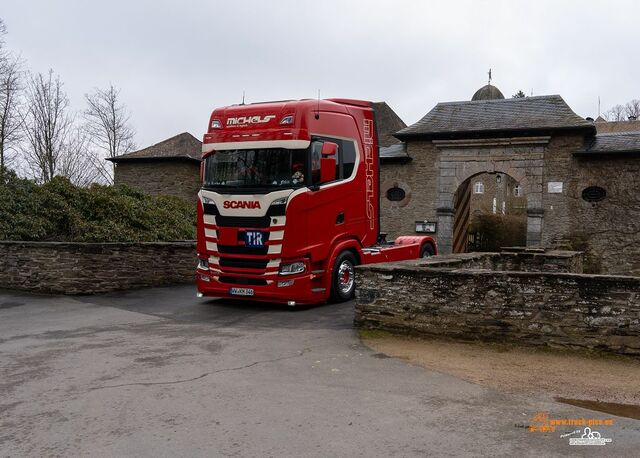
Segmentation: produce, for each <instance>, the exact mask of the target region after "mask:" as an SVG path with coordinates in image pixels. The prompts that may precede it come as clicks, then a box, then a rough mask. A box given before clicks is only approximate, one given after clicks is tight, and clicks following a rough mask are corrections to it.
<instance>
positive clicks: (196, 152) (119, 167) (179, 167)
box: [107, 132, 202, 200]
mask: <svg viewBox="0 0 640 458" xmlns="http://www.w3.org/2000/svg"><path fill="white" fill-rule="evenodd" d="M201 154H202V143H201V142H200V141H199V140H198V139H197V138H195V137H194V136H193V135H191V134H190V133H187V132H184V133H182V134H179V135H176V136H175V137H171V138H169V139H167V140H164V141H162V142H160V143H156V144H155V145H152V146H149V147H148V148H144V149H141V150H139V151H134V152H132V153H128V154H123V155H122V156H116V157H114V158H108V159H107V160H109V161H111V162H113V163H114V182H115V184H125V185H127V186H129V187H131V188H133V189H137V190H139V191H142V192H146V193H148V194H155V195H158V194H165V195H170V196H177V197H181V198H183V199H187V200H193V199H195V198H196V194H197V193H198V190H199V189H200V162H201V160H200V156H201Z"/></svg>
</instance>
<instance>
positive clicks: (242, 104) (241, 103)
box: [240, 91, 244, 105]
mask: <svg viewBox="0 0 640 458" xmlns="http://www.w3.org/2000/svg"><path fill="white" fill-rule="evenodd" d="M240 105H244V91H242V103H241V104H240Z"/></svg>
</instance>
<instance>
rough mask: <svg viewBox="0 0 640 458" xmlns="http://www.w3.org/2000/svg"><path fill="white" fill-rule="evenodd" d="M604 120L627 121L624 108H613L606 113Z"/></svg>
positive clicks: (621, 106) (620, 106)
mask: <svg viewBox="0 0 640 458" xmlns="http://www.w3.org/2000/svg"><path fill="white" fill-rule="evenodd" d="M604 118H605V119H606V120H607V121H624V120H625V119H627V118H626V116H625V109H624V106H623V105H616V106H614V107H612V108H611V109H610V110H608V111H605V112H604Z"/></svg>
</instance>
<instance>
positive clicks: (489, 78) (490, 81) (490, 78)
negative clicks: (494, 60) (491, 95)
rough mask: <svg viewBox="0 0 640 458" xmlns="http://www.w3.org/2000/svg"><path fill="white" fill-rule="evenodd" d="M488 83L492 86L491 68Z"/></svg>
mask: <svg viewBox="0 0 640 458" xmlns="http://www.w3.org/2000/svg"><path fill="white" fill-rule="evenodd" d="M487 84H488V85H489V86H491V69H489V82H488V83H487Z"/></svg>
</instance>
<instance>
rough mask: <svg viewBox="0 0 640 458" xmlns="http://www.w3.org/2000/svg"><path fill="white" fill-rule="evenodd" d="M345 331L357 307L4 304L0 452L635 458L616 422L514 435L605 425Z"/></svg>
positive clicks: (153, 293) (28, 300)
mask: <svg viewBox="0 0 640 458" xmlns="http://www.w3.org/2000/svg"><path fill="white" fill-rule="evenodd" d="M351 321H352V305H351V304H340V305H329V306H323V307H317V308H311V309H307V310H299V311H296V310H289V309H286V308H279V307H275V306H274V307H270V306H263V305H259V306H258V305H252V304H236V303H228V302H222V301H215V300H206V299H197V298H195V294H194V290H193V288H192V287H177V288H157V289H147V290H138V291H132V292H126V293H118V294H109V295H102V296H90V297H80V298H78V297H76V298H70V297H60V296H32V295H25V294H18V293H10V292H0V455H1V456H133V455H135V456H154V457H158V456H274V457H275V456H277V457H280V456H296V457H301V456H367V457H371V456H399V457H406V456H429V455H433V456H461V455H476V456H477V455H491V456H553V455H557V456H567V455H571V454H576V455H578V454H579V455H582V456H584V455H585V454H586V455H593V456H602V455H603V454H604V455H611V456H634V455H635V456H637V451H638V449H639V447H640V422H638V421H635V420H630V419H623V418H615V417H614V418H615V422H616V423H615V425H614V426H613V427H609V428H606V429H602V428H601V431H602V436H603V437H611V438H612V439H613V442H612V443H610V444H608V445H606V446H604V447H595V446H584V447H577V446H569V445H568V442H569V439H568V438H560V437H559V436H560V432H558V431H556V432H555V433H549V434H543V433H534V432H529V431H527V430H526V429H524V428H523V426H524V425H526V424H529V421H530V419H531V416H532V415H533V414H534V413H535V412H537V411H541V410H544V411H549V412H550V415H551V416H552V417H569V418H573V417H578V418H579V417H585V418H607V417H609V416H608V415H606V414H599V413H597V412H591V411H588V410H582V409H579V408H574V407H570V406H565V405H562V404H557V403H555V402H553V401H550V400H544V399H531V398H527V397H524V396H523V397H517V396H513V395H504V394H501V393H500V392H498V391H495V390H491V389H487V388H484V387H481V386H478V385H474V384H471V383H467V382H465V381H462V380H460V379H457V378H455V377H451V376H448V375H445V374H440V373H437V372H432V371H428V370H424V369H422V368H419V367H412V366H410V365H408V364H406V363H405V362H403V361H401V360H396V359H391V358H384V357H382V355H378V354H374V353H373V352H372V351H370V350H368V349H367V348H365V347H363V346H362V345H361V344H360V342H359V340H358V338H357V336H356V333H355V331H354V330H353V329H352V327H351ZM559 382H561V380H559ZM573 429H575V428H564V429H562V431H565V430H573Z"/></svg>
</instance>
